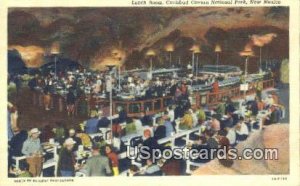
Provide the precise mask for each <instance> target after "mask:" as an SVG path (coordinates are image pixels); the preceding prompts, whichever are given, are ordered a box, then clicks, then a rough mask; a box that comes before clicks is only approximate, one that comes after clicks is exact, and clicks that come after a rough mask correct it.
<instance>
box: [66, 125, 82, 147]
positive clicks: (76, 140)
mask: <svg viewBox="0 0 300 186" xmlns="http://www.w3.org/2000/svg"><path fill="white" fill-rule="evenodd" d="M68 138H72V139H73V140H74V141H75V142H76V143H75V144H74V147H73V148H72V150H73V151H77V150H78V146H79V145H82V141H81V138H79V137H77V136H76V132H75V130H74V129H73V128H71V129H69V135H68V136H67V138H66V139H68Z"/></svg>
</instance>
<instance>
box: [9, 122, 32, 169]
mask: <svg viewBox="0 0 300 186" xmlns="http://www.w3.org/2000/svg"><path fill="white" fill-rule="evenodd" d="M13 133H14V136H13V137H12V138H11V140H10V141H9V143H8V145H9V149H8V166H9V167H10V165H11V164H12V157H13V156H16V157H18V156H23V154H22V148H23V143H24V142H25V141H26V140H27V138H28V133H27V131H25V130H20V128H19V127H15V128H13Z"/></svg>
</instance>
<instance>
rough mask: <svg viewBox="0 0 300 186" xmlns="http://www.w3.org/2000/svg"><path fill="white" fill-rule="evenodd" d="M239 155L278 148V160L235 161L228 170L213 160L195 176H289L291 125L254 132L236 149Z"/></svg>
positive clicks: (195, 172) (196, 171)
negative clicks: (245, 150) (246, 149)
mask: <svg viewBox="0 0 300 186" xmlns="http://www.w3.org/2000/svg"><path fill="white" fill-rule="evenodd" d="M236 148H237V149H238V152H239V153H238V155H239V156H241V152H242V150H243V149H245V148H251V149H254V148H277V149H278V160H254V159H251V160H234V163H233V165H232V166H231V167H230V168H228V167H224V166H223V165H221V164H220V163H219V161H218V160H213V161H211V162H209V163H207V164H205V165H203V166H201V167H200V168H198V169H197V170H195V171H194V172H193V175H222V174H224V175H228V174H229V175H231V174H233V175H236V174H252V175H256V174H257V175H263V174H288V173H289V125H288V124H277V125H270V126H267V127H265V129H264V130H263V131H255V132H252V133H251V135H250V136H249V137H248V139H247V140H246V141H244V142H242V143H239V144H238V145H237V147H236Z"/></svg>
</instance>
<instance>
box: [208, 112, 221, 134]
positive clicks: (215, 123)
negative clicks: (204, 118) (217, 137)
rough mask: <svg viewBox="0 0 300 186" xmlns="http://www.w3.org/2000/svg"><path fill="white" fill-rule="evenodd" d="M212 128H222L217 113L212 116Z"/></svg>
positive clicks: (216, 130)
mask: <svg viewBox="0 0 300 186" xmlns="http://www.w3.org/2000/svg"><path fill="white" fill-rule="evenodd" d="M210 128H211V129H212V130H213V131H214V132H218V131H219V130H220V129H221V125H220V121H219V120H218V119H217V117H216V115H213V116H212V117H211V122H210Z"/></svg>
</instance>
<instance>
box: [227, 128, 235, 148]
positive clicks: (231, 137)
mask: <svg viewBox="0 0 300 186" xmlns="http://www.w3.org/2000/svg"><path fill="white" fill-rule="evenodd" d="M225 130H226V131H227V135H226V138H227V139H228V140H229V143H230V145H231V146H234V145H235V142H236V131H235V128H229V127H226V128H225Z"/></svg>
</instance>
